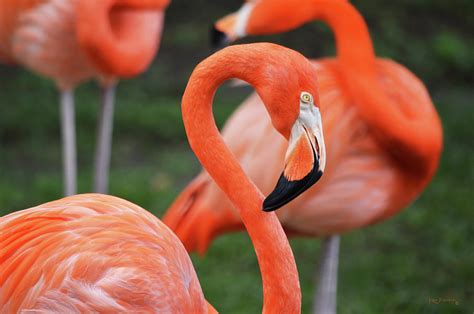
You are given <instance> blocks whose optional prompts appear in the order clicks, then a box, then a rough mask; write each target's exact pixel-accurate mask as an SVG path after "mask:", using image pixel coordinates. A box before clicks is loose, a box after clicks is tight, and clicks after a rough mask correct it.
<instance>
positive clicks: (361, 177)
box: [164, 0, 442, 253]
mask: <svg viewBox="0 0 474 314" xmlns="http://www.w3.org/2000/svg"><path fill="white" fill-rule="evenodd" d="M246 6H253V7H252V9H251V11H250V13H248V12H246V13H245V14H247V15H246V16H244V17H242V15H243V14H244V13H242V12H244V10H243V9H242V10H240V11H239V12H238V13H237V14H235V15H237V16H233V15H229V16H228V17H226V18H225V20H228V19H232V20H239V19H241V21H240V23H243V21H242V19H245V18H246V19H247V24H246V29H245V32H246V33H247V34H270V33H275V32H281V31H286V30H288V29H291V28H294V27H297V26H299V25H301V24H304V23H306V22H308V21H312V20H314V19H323V20H324V21H326V22H327V23H328V24H329V25H330V26H331V28H332V29H333V31H334V33H335V37H336V42H337V55H338V56H337V58H336V59H323V60H318V61H314V62H313V66H314V67H315V69H316V71H317V73H318V80H319V87H320V90H319V92H320V93H319V94H320V108H321V114H322V117H323V120H324V125H323V126H324V134H325V138H326V143H327V167H326V171H325V173H324V175H323V177H322V179H321V182H320V183H319V184H317V185H316V186H314V187H313V188H311V189H310V190H309V191H308V193H305V194H304V195H302V196H300V197H299V198H297V199H295V200H294V201H293V202H291V203H289V204H288V205H286V206H285V207H283V208H282V209H280V210H279V211H278V212H277V215H278V217H279V219H280V221H281V223H282V225H283V226H284V228H285V229H286V230H287V231H288V232H289V233H290V234H303V235H310V236H322V235H330V234H337V233H341V232H346V231H349V230H352V229H354V228H359V227H363V226H367V225H370V224H373V223H376V222H379V221H382V220H384V219H387V218H388V217H391V216H392V215H394V214H395V213H397V212H398V211H400V210H402V209H403V208H405V207H406V206H407V205H408V204H409V203H410V202H412V201H413V200H414V199H415V198H416V197H417V196H418V194H419V193H420V192H421V191H422V190H423V189H424V188H425V187H426V185H427V184H428V182H429V181H430V179H431V178H432V177H433V175H434V173H435V170H436V168H437V166H438V161H439V158H440V152H441V146H442V130H441V124H440V121H439V117H438V115H437V113H436V110H435V108H434V106H433V104H432V102H431V100H430V97H429V95H428V93H427V91H426V88H425V87H424V86H423V84H422V82H420V80H419V79H418V78H417V77H415V76H414V75H413V74H412V73H410V72H409V71H408V70H407V69H406V68H404V67H403V66H401V65H399V64H397V63H395V62H393V61H390V60H384V59H376V58H375V55H374V53H373V49H372V43H371V40H370V36H369V34H368V31H367V28H366V25H365V22H364V21H363V19H362V17H361V16H360V15H359V14H358V12H357V11H356V10H355V9H354V8H353V7H352V6H351V5H350V4H348V3H347V2H346V1H334V0H331V1H328V0H318V1H314V0H307V1H306V0H305V1H299V2H298V3H296V2H292V1H280V0H273V1H272V0H262V1H258V2H255V3H252V2H248V3H247V4H246ZM244 22H245V21H244ZM224 24H225V25H226V27H231V26H230V25H229V23H224ZM230 24H231V23H230ZM220 25H221V23H220V22H218V23H217V26H218V27H222V26H220ZM239 27H242V24H240V26H239ZM221 31H222V32H224V33H226V34H230V35H229V36H232V34H236V32H237V31H236V30H235V29H232V28H230V29H225V28H224V29H221ZM240 32H242V29H240ZM234 36H235V35H234ZM260 102H261V100H260V99H259V97H258V96H257V95H256V94H254V95H252V96H250V97H249V98H248V99H247V100H246V101H245V102H244V103H243V104H242V105H241V107H240V108H239V109H238V110H237V111H236V112H235V113H234V114H233V115H232V116H231V117H230V118H229V121H228V122H227V124H226V125H225V127H224V131H223V136H224V139H225V141H226V143H228V145H229V146H230V147H231V149H232V150H233V152H234V153H235V154H236V156H237V157H238V159H239V160H240V162H241V163H242V165H243V167H244V169H245V171H246V173H247V174H248V175H249V176H250V177H251V178H252V179H253V180H254V182H255V183H256V184H257V186H258V187H259V188H260V189H261V190H262V191H263V193H265V194H267V193H269V192H270V191H271V190H272V188H273V183H274V182H275V180H276V178H278V176H279V174H280V170H281V169H280V167H279V165H280V164H281V162H282V160H283V158H284V156H285V155H284V154H285V150H286V147H287V143H286V141H285V139H284V138H282V137H281V136H279V134H277V133H276V132H274V130H273V129H272V128H271V122H270V120H269V119H268V117H267V115H266V114H265V112H264V111H263V110H262V109H261V106H260V105H259V103H260ZM164 222H165V223H167V224H168V225H169V226H170V227H171V228H172V229H173V230H174V231H175V232H176V234H177V235H178V236H179V237H180V239H181V240H182V241H183V242H184V244H185V246H186V248H187V249H188V250H191V251H192V250H197V251H199V252H201V253H202V252H204V251H205V250H206V249H207V247H208V245H209V243H210V242H211V241H212V239H213V238H214V237H216V236H217V235H219V234H221V233H224V232H228V231H232V230H239V229H241V228H242V225H241V222H240V218H239V216H238V215H237V214H236V212H235V210H234V209H233V206H232V205H231V203H230V202H229V201H228V199H227V198H226V197H225V195H224V194H223V193H222V192H221V191H220V190H219V188H218V187H217V186H216V185H215V184H214V183H213V182H212V181H211V180H210V179H209V177H208V175H207V173H206V172H202V173H201V174H200V175H199V176H198V177H197V178H196V179H195V180H194V181H193V182H192V183H191V184H190V185H189V186H188V187H187V188H186V189H185V190H184V192H183V193H182V194H181V195H180V196H179V197H178V199H177V200H176V201H175V203H174V204H173V205H172V206H171V207H170V209H169V210H168V212H167V213H166V215H165V217H164Z"/></svg>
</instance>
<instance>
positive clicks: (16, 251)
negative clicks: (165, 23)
mask: <svg viewBox="0 0 474 314" xmlns="http://www.w3.org/2000/svg"><path fill="white" fill-rule="evenodd" d="M231 78H238V79H241V80H244V81H246V82H248V83H249V84H251V85H252V86H254V87H255V89H256V90H257V93H258V94H259V95H260V97H261V98H262V100H263V104H264V106H265V108H266V109H267V111H268V113H269V115H270V118H271V120H272V123H273V125H274V126H275V128H276V129H277V131H278V132H279V133H280V134H282V135H283V136H284V137H285V138H287V139H290V143H291V145H290V147H289V148H288V156H289V157H288V159H287V161H286V164H285V167H284V175H282V178H281V179H280V180H279V181H278V185H277V188H276V189H275V191H274V192H273V193H272V194H271V196H270V197H268V198H267V199H265V201H264V200H263V195H262V193H261V192H260V191H259V190H258V189H257V187H256V186H255V185H254V184H253V183H252V181H251V180H250V179H249V178H248V177H247V176H246V175H245V173H244V171H243V170H242V168H241V167H240V165H239V164H238V162H237V159H236V158H235V157H234V155H233V154H232V153H231V152H230V150H229V149H228V148H227V147H226V145H225V143H224V141H223V140H222V138H221V136H220V134H219V132H218V130H217V127H216V125H215V122H214V118H213V116H212V99H213V96H214V93H215V91H216V89H217V88H218V87H219V85H221V84H222V82H223V81H225V80H227V79H231ZM317 104H318V92H317V85H316V73H315V71H314V69H313V68H312V67H311V66H310V63H309V61H308V60H306V59H305V58H304V57H303V56H302V55H300V54H299V53H297V52H295V51H293V50H290V49H287V48H284V47H281V46H277V45H273V44H251V45H241V46H233V47H229V48H226V49H224V50H222V51H220V52H218V53H216V54H214V55H213V56H211V57H209V58H208V59H206V60H205V61H203V62H202V63H201V64H199V65H198V66H197V67H196V69H195V70H194V72H193V74H192V75H191V78H190V80H189V83H188V86H187V88H186V91H185V93H184V96H183V102H182V110H183V119H184V125H185V128H186V133H187V135H188V138H189V143H190V145H191V147H192V149H193V150H194V152H195V153H196V155H197V157H198V158H199V160H200V161H201V163H202V165H203V166H204V168H206V169H207V171H208V172H209V174H210V175H211V176H212V178H214V180H216V183H217V184H218V185H219V187H220V188H221V189H222V190H223V191H224V193H226V195H227V196H228V197H229V199H231V202H232V203H233V204H234V206H235V208H236V209H237V211H238V212H239V214H240V215H241V218H242V221H243V223H244V225H245V227H246V228H247V231H248V233H249V236H250V238H251V239H252V242H253V245H254V248H255V252H256V254H257V258H258V262H259V266H260V269H261V273H262V280H263V287H264V291H263V293H264V305H263V312H264V313H299V312H300V310H301V309H300V307H301V291H300V287H299V280H298V273H297V269H296V264H295V261H294V258H293V254H292V252H291V248H290V245H289V243H288V240H287V238H286V236H285V233H284V232H283V229H282V227H281V225H280V223H279V221H278V219H277V217H276V215H275V214H274V213H267V212H263V211H262V206H263V209H268V208H271V209H276V208H277V207H278V206H279V205H281V204H284V203H285V202H288V201H290V200H291V199H292V198H294V197H296V196H298V195H299V194H300V193H302V192H303V191H304V190H305V189H307V188H308V187H310V186H311V185H312V184H314V183H315V182H316V181H317V180H318V178H319V177H320V176H321V174H322V171H323V170H324V166H323V165H320V161H321V160H324V149H323V148H324V142H323V138H322V134H321V130H322V126H321V119H320V114H319V110H318V108H317ZM262 107H263V105H262ZM301 175H303V177H301ZM0 230H1V231H2V232H1V233H0V246H1V247H2V248H3V250H2V251H1V252H0V269H1V271H0V304H1V305H2V309H1V310H0V311H1V312H5V313H17V312H20V311H34V312H43V311H45V312H57V313H73V312H74V313H75V312H101V313H116V312H124V313H137V312H140V313H142V312H156V313H206V312H215V310H214V309H213V308H212V307H211V306H207V304H206V302H205V300H204V297H203V294H202V291H201V287H200V285H199V281H198V279H197V277H196V274H195V272H194V269H193V267H192V264H191V261H190V259H189V256H188V255H187V253H186V251H185V249H184V247H183V245H182V244H181V243H180V241H179V240H178V238H177V237H176V236H175V235H174V234H173V233H172V232H171V231H170V230H169V229H168V228H167V227H166V226H165V225H164V224H163V223H161V222H160V220H159V219H157V218H156V217H154V216H153V215H151V214H150V213H148V212H146V211H145V210H144V209H142V208H140V207H138V206H136V205H134V204H132V203H130V202H127V201H125V200H122V199H119V198H116V197H113V196H106V195H100V194H84V195H76V196H71V197H67V198H64V199H61V200H58V201H54V202H50V203H47V204H44V205H41V206H38V207H34V208H30V209H26V210H23V211H19V212H16V213H12V214H10V215H7V216H5V217H2V218H0Z"/></svg>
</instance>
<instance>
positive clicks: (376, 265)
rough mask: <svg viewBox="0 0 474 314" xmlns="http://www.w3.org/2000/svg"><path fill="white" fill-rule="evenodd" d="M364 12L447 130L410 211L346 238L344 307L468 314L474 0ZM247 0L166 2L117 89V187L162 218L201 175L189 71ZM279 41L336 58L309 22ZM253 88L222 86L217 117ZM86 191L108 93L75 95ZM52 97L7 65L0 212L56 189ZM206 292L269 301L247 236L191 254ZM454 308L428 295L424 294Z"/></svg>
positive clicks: (243, 308) (237, 300) (379, 47)
mask: <svg viewBox="0 0 474 314" xmlns="http://www.w3.org/2000/svg"><path fill="white" fill-rule="evenodd" d="M352 3H354V4H355V5H356V7H357V8H358V9H359V10H360V11H361V12H362V14H363V15H364V17H365V18H366V19H367V22H368V24H369V28H370V30H371V32H372V36H373V40H374V43H375V48H376V51H377V54H378V55H379V56H383V57H388V58H392V59H394V60H396V61H398V62H400V63H401V64H404V65H405V66H407V67H408V68H409V69H411V70H412V71H413V72H414V73H415V74H416V75H418V76H419V77H420V78H421V79H422V80H423V81H424V82H425V83H426V85H427V87H428V89H429V91H430V93H431V96H432V98H433V101H434V103H435V104H436V107H437V109H438V111H439V113H440V116H441V119H442V121H443V126H444V135H445V139H444V141H445V147H444V153H443V157H442V162H441V167H440V169H439V171H438V173H437V175H436V177H435V179H434V181H433V182H432V183H431V185H430V186H429V187H428V189H427V190H426V192H425V193H424V194H423V195H422V196H421V197H420V198H419V199H418V200H417V201H416V202H415V203H414V204H413V205H411V206H410V208H408V209H407V210H406V211H404V212H402V213H400V214H399V215H398V216H396V217H395V218H393V219H391V220H389V221H387V222H385V223H383V224H380V225H377V226H373V227H370V228H366V229H363V230H356V231H353V232H351V233H349V234H346V235H344V236H343V237H342V242H341V260H340V279H339V290H338V311H339V313H473V311H474V248H473V242H474V227H473V224H474V208H473V202H472V195H473V192H474V191H473V188H472V186H473V184H474V145H473V142H474V141H473V138H474V130H473V126H474V107H473V105H474V104H473V99H474V89H473V86H474V78H473V73H474V42H473V31H474V19H473V16H474V1H471V0H458V1H442V0H400V1H384V2H382V1H370V0H358V1H352ZM240 5H241V2H240V1H237V0H229V1H203V0H199V1H181V0H176V1H173V2H172V3H171V6H170V7H169V9H168V11H167V17H166V24H165V28H164V34H163V40H162V46H161V50H160V52H159V55H158V57H157V58H156V60H155V62H154V64H153V66H152V67H151V68H150V69H149V71H148V72H147V73H145V74H144V75H141V76H140V77H139V78H136V79H133V80H128V81H122V82H121V83H120V85H119V88H118V97H117V99H118V103H117V111H116V116H115V130H114V148H113V156H112V173H111V186H110V187H111V194H114V195H118V196H121V197H124V198H126V199H128V200H131V201H132V202H135V203H137V204H139V205H141V206H143V207H144V208H147V209H148V210H150V211H152V212H153V213H155V214H156V215H157V216H161V215H162V213H163V212H164V210H165V209H166V208H167V206H168V205H169V204H170V202H171V201H172V200H173V199H174V197H175V196H176V195H177V194H178V193H179V191H180V190H181V189H182V188H183V187H184V186H185V185H186V183H187V182H189V180H190V179H191V178H192V177H193V176H194V175H195V174H197V173H198V171H199V164H198V163H197V161H196V159H195V158H194V156H193V154H192V153H191V151H190V149H189V147H188V145H187V142H186V138H185V134H184V130H183V126H182V122H181V113H180V107H179V104H180V97H181V94H182V92H183V90H184V87H185V84H186V82H187V79H188V77H189V74H190V72H191V71H192V69H193V67H194V66H195V65H196V64H197V63H198V62H199V61H200V60H202V59H203V58H205V57H206V56H208V55H209V54H210V53H211V51H210V49H209V46H208V31H209V26H210V24H211V22H212V21H215V20H216V19H217V18H219V17H221V16H223V15H224V14H227V13H229V12H231V11H234V10H236V9H237V8H239V7H240ZM262 40H265V41H271V42H275V43H280V44H283V45H286V46H288V47H290V48H293V49H295V50H298V51H300V52H302V53H303V54H304V55H306V56H307V57H311V58H317V57H321V56H327V55H332V54H334V43H333V38H332V35H331V33H330V31H329V29H328V27H326V26H325V25H322V24H321V23H316V22H315V23H311V24H308V25H306V26H304V27H302V28H301V29H299V30H296V31H293V32H290V33H286V34H282V35H279V36H270V37H261V38H256V37H253V38H250V39H247V40H245V42H253V41H262ZM249 93H250V89H248V88H229V87H223V88H221V89H220V91H219V93H218V95H217V98H216V105H215V106H214V108H215V109H214V111H215V115H216V120H217V122H218V124H219V125H220V126H221V125H222V124H223V123H224V121H225V120H226V118H227V117H228V116H229V114H230V113H231V112H232V111H233V110H234V109H235V108H236V107H237V106H238V104H239V103H240V102H241V101H242V100H243V99H245V97H246V95H248V94H249ZM76 101H77V128H78V155H79V181H80V182H79V191H80V192H88V191H90V188H91V185H92V184H91V181H92V176H91V170H92V161H93V153H94V147H95V130H96V119H97V112H98V101H99V90H98V88H97V86H96V84H94V83H88V84H85V85H82V86H81V87H80V88H79V89H78V90H77V94H76ZM57 102H58V99H57V92H56V89H55V87H54V85H53V83H52V82H51V81H49V80H46V79H42V78H39V77H37V76H36V75H34V74H31V73H30V72H28V71H25V70H23V69H21V68H15V67H3V66H2V67H0V214H2V215H3V214H7V213H9V212H11V211H15V210H20V209H23V208H27V207H30V206H33V205H37V204H40V203H43V202H46V201H49V200H53V199H57V198H59V197H61V191H62V185H61V178H62V174H61V154H60V152H61V151H60V136H59V123H58V105H57ZM291 244H292V247H293V249H294V252H295V255H296V259H297V263H298V266H299V273H300V280H301V285H302V289H303V312H304V313H308V312H309V311H310V308H311V304H312V294H313V289H314V286H313V282H314V275H315V265H316V261H317V258H318V255H319V241H318V240H316V239H293V240H292V241H291ZM193 261H194V265H195V267H196V271H197V273H198V275H199V278H200V280H201V284H202V286H203V289H204V292H205V295H206V298H207V299H208V300H209V301H210V302H211V303H212V304H214V305H215V306H216V308H217V309H218V310H220V311H221V312H222V313H257V312H259V311H260V310H261V303H262V302H261V299H262V297H261V280H260V275H259V269H258V265H257V261H256V258H255V255H254V252H253V249H252V247H251V245H250V241H249V239H248V237H247V235H246V234H244V233H240V234H232V235H227V236H224V237H222V238H220V239H219V240H218V241H217V242H215V245H214V246H213V247H212V248H211V250H210V251H209V253H208V255H207V256H206V257H205V258H199V257H196V256H193ZM430 298H431V299H437V298H444V299H454V300H456V302H457V303H458V304H453V303H449V302H446V303H442V304H438V305H437V304H430V302H429V299H430Z"/></svg>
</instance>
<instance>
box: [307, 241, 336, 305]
mask: <svg viewBox="0 0 474 314" xmlns="http://www.w3.org/2000/svg"><path fill="white" fill-rule="evenodd" d="M339 242H340V236H339V235H333V236H329V237H327V238H325V239H324V240H323V246H322V255H321V265H320V266H319V269H318V273H317V274H318V277H317V286H316V289H317V290H316V294H315V297H314V302H315V303H314V305H313V313H314V314H334V313H336V297H337V269H338V264H339Z"/></svg>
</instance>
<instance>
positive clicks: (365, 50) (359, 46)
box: [307, 0, 376, 76]
mask: <svg viewBox="0 0 474 314" xmlns="http://www.w3.org/2000/svg"><path fill="white" fill-rule="evenodd" d="M307 1H311V2H312V19H313V20H323V21H325V22H326V23H327V24H328V25H329V26H330V27H331V30H332V31H333V33H334V37H335V41H336V52H337V56H338V59H339V62H340V63H341V65H342V66H343V67H344V69H345V70H346V69H347V70H350V71H353V72H355V73H358V74H359V75H364V76H373V75H375V58H376V56H375V52H374V48H373V45H372V40H371V38H370V34H369V30H368V28H367V24H366V23H365V21H364V18H363V17H362V16H361V15H360V13H359V12H358V11H357V10H356V9H355V8H354V7H353V6H352V5H351V4H350V3H349V2H348V1H344V0H307Z"/></svg>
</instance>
